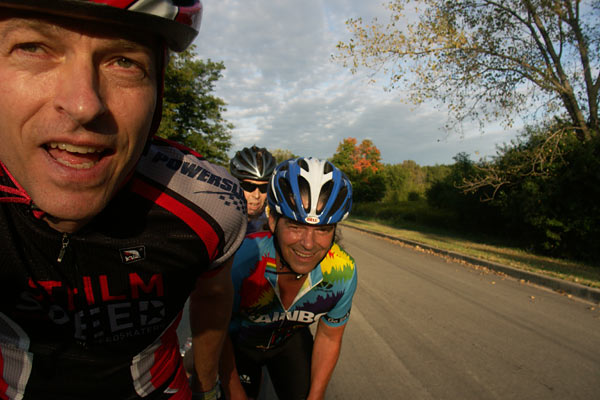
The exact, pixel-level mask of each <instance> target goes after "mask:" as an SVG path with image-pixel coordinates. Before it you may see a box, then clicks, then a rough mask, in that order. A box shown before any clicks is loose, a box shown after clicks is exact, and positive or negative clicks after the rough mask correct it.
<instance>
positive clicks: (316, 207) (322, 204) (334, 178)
mask: <svg viewBox="0 0 600 400" xmlns="http://www.w3.org/2000/svg"><path fill="white" fill-rule="evenodd" d="M303 197H304V198H305V199H307V202H306V204H303V202H302V198H303ZM267 201H268V204H269V208H270V209H271V210H274V211H275V212H276V213H278V214H280V215H283V216H285V217H287V218H290V219H292V220H294V221H298V222H302V223H306V224H311V225H327V224H335V223H337V222H340V221H342V220H343V219H344V218H346V217H347V216H348V214H349V213H350V209H351V208H352V184H351V183H350V180H349V179H348V177H347V176H346V175H345V174H344V173H343V172H342V171H340V170H339V169H338V168H337V167H336V166H335V165H333V164H332V163H330V162H329V161H325V160H318V159H315V158H305V157H300V158H296V159H291V160H287V161H284V162H282V163H281V164H279V165H278V166H277V168H276V169H275V172H274V173H273V176H272V178H271V182H270V184H269V190H268V191H267Z"/></svg>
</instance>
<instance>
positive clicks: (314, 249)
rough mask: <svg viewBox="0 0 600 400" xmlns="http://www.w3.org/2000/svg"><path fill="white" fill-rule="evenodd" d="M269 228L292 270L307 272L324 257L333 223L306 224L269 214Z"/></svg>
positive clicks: (329, 243) (333, 231)
mask: <svg viewBox="0 0 600 400" xmlns="http://www.w3.org/2000/svg"><path fill="white" fill-rule="evenodd" d="M269 228H270V229H271V231H272V232H275V234H276V235H277V240H278V242H279V247H280V249H281V253H282V254H281V255H282V256H283V258H284V259H285V260H286V261H287V262H288V263H289V264H290V266H291V267H292V269H293V270H294V272H297V273H300V274H307V273H309V272H310V271H312V270H313V269H314V268H315V267H316V266H317V264H318V263H319V262H320V261H321V260H322V259H323V258H324V257H325V255H326V254H327V252H328V251H329V249H330V248H331V245H332V242H333V235H334V233H335V224H332V225H307V224H301V223H299V222H296V221H293V220H291V219H289V218H286V217H281V218H279V219H278V220H277V219H275V217H273V216H272V215H269Z"/></svg>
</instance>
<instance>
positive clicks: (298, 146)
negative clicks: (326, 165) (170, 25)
mask: <svg viewBox="0 0 600 400" xmlns="http://www.w3.org/2000/svg"><path fill="white" fill-rule="evenodd" d="M203 4H204V17H203V21H202V28H201V32H200V37H199V39H198V40H197V41H196V44H197V46H198V48H197V50H198V53H199V56H200V57H202V58H210V59H212V60H214V61H223V62H224V63H225V66H226V68H227V69H226V71H225V73H224V77H223V78H222V79H221V80H220V81H219V82H218V83H217V88H216V95H217V96H219V97H221V98H223V99H224V100H225V101H226V102H227V103H228V106H227V108H228V111H227V113H226V114H225V118H226V119H227V120H228V121H230V122H232V123H233V124H234V125H235V129H234V130H233V143H234V147H233V148H232V151H231V153H232V154H231V155H233V153H234V152H235V151H237V150H239V149H240V148H241V147H244V146H250V145H252V144H257V145H259V146H262V147H267V148H269V149H276V148H281V149H286V150H290V151H292V152H293V153H295V154H299V155H307V156H309V155H310V156H315V157H321V158H328V157H331V156H332V155H333V153H334V152H335V151H336V149H337V146H338V144H339V143H340V142H341V141H342V140H343V139H344V138H346V137H355V138H357V139H358V141H359V142H360V141H362V140H363V139H371V140H372V141H373V142H374V144H375V146H377V147H378V148H379V149H380V150H381V153H382V158H383V161H384V162H385V163H390V164H395V163H399V162H402V161H404V160H409V159H410V160H414V161H416V162H417V163H418V164H420V165H433V164H436V163H437V164H448V163H452V162H453V161H452V157H453V156H455V155H456V154H457V153H459V152H461V151H464V152H467V153H470V154H473V157H472V158H473V159H477V158H478V157H479V156H482V155H486V154H494V152H495V143H500V142H503V141H508V140H510V137H512V136H514V135H512V134H511V135H507V134H504V135H502V134H497V135H487V134H486V135H483V136H481V135H479V134H477V135H475V136H472V137H471V136H468V135H465V137H464V138H462V139H461V138H460V137H459V135H451V136H450V137H446V134H445V133H444V132H443V131H442V130H441V128H442V127H443V125H444V122H446V116H445V115H444V113H442V112H440V111H437V110H435V109H433V108H431V107H426V106H423V107H418V108H415V107H414V106H412V105H406V104H404V103H403V102H402V101H401V100H402V99H401V93H400V92H398V91H396V92H393V93H388V92H385V91H384V90H383V89H382V87H381V85H370V84H368V79H367V77H366V76H365V75H355V76H353V75H351V74H350V73H349V71H348V70H347V69H344V68H343V67H342V66H341V65H339V64H336V63H333V62H331V59H330V56H331V54H332V53H334V52H335V45H336V43H337V42H338V41H339V40H344V39H347V38H348V37H349V33H348V32H347V30H346V27H345V21H346V20H347V19H348V18H351V17H359V16H361V17H363V19H364V20H365V21H369V20H370V19H371V18H372V17H379V18H380V19H381V20H382V21H383V20H384V19H383V18H384V17H385V13H386V10H385V8H384V6H383V5H382V4H383V2H382V3H381V4H380V3H378V2H367V1H361V0H327V1H325V0H306V1H303V2H291V1H290V2H287V1H285V2H284V1H272V0H255V1H252V2H249V1H241V0H204V1H203ZM498 132H501V131H498ZM505 136H506V139H503V137H505ZM475 151H478V152H479V153H478V154H475Z"/></svg>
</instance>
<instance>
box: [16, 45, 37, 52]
mask: <svg viewBox="0 0 600 400" xmlns="http://www.w3.org/2000/svg"><path fill="white" fill-rule="evenodd" d="M15 47H16V48H17V49H18V50H20V51H24V52H26V53H37V52H39V51H41V49H42V46H41V45H40V44H38V43H21V44H19V45H17V46H15Z"/></svg>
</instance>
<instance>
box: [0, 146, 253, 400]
mask: <svg viewBox="0 0 600 400" xmlns="http://www.w3.org/2000/svg"><path fill="white" fill-rule="evenodd" d="M40 214H41V212H40V211H38V210H36V209H35V205H33V204H32V202H31V199H30V198H29V196H28V194H27V193H26V192H25V191H24V190H23V189H22V188H21V187H20V185H19V184H18V182H16V181H15V180H14V179H13V178H12V177H11V175H10V172H9V171H7V170H6V168H5V167H4V166H3V165H2V164H0V240H1V241H0V399H7V398H8V399H21V398H24V399H38V398H39V399H41V398H43V399H55V398H56V399H58V398H60V399H96V398H98V399H137V398H145V399H167V398H168V399H187V398H189V397H190V396H191V393H190V390H189V388H188V384H187V380H186V376H185V373H184V371H183V368H182V363H181V357H180V354H179V346H178V343H177V335H176V331H175V330H176V328H177V325H178V323H179V320H180V319H181V317H182V315H181V314H182V311H181V310H182V309H183V306H184V303H185V301H186V299H187V297H188V295H189V294H190V292H191V291H192V289H193V288H194V285H195V282H196V280H197V278H198V277H201V276H202V275H203V274H211V271H213V270H216V269H218V268H219V266H220V265H221V264H222V263H223V262H224V261H225V260H227V259H228V258H230V257H231V256H232V255H233V253H234V252H235V251H236V249H237V247H238V246H239V244H240V243H241V241H242V239H243V237H244V232H245V228H246V223H247V217H246V213H245V203H244V196H243V192H242V190H241V189H240V187H239V185H238V182H237V180H236V179H235V178H233V177H232V176H231V175H229V173H228V172H227V171H226V170H225V169H224V168H222V167H218V166H215V165H213V164H210V163H209V162H207V161H206V160H204V159H203V158H201V157H200V156H199V155H197V154H195V153H193V152H192V151H190V150H188V149H185V148H183V147H181V146H178V145H176V144H174V143H171V142H167V141H164V140H160V139H154V140H153V141H152V143H151V144H150V145H148V146H147V148H146V150H145V151H144V154H143V156H142V158H141V160H140V162H139V164H138V166H137V168H136V170H135V172H134V173H133V175H132V176H131V177H130V179H129V180H128V181H127V183H126V184H125V185H124V186H123V187H122V188H121V190H120V191H119V192H118V194H117V195H116V196H115V198H113V200H112V201H111V202H110V203H109V204H108V206H107V207H106V208H105V209H104V210H103V211H102V213H100V214H99V215H98V216H96V217H95V218H94V219H93V220H92V221H91V222H90V223H89V224H87V225H86V226H85V227H84V228H83V229H81V230H79V231H77V232H76V233H73V234H63V233H60V232H58V231H55V230H53V229H51V228H50V227H49V226H48V225H47V224H46V223H45V222H44V221H43V220H42V219H41V218H40Z"/></svg>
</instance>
